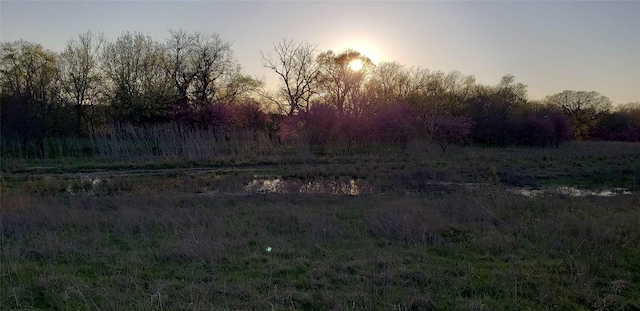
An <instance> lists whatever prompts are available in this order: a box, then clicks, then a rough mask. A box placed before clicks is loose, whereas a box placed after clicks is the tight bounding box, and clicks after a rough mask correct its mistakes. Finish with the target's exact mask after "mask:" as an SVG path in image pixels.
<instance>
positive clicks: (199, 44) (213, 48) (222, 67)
mask: <svg viewBox="0 0 640 311" xmlns="http://www.w3.org/2000/svg"><path fill="white" fill-rule="evenodd" d="M194 44H195V64H196V74H195V80H194V85H193V94H194V98H195V99H196V100H197V101H199V102H214V101H217V100H219V99H220V90H221V87H222V86H221V83H225V81H223V80H224V79H225V78H228V77H229V75H228V74H229V73H230V71H231V70H234V69H235V65H234V62H233V57H232V52H231V45H230V44H229V43H228V42H225V41H223V40H222V39H221V38H220V36H219V35H218V34H212V35H203V34H202V33H196V34H195V36H194Z"/></svg>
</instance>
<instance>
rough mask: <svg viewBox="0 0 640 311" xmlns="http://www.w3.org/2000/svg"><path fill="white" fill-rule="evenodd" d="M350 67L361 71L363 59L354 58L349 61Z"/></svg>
mask: <svg viewBox="0 0 640 311" xmlns="http://www.w3.org/2000/svg"><path fill="white" fill-rule="evenodd" d="M349 68H350V69H351V70H353V71H360V69H362V60H361V59H354V60H352V61H350V62H349Z"/></svg>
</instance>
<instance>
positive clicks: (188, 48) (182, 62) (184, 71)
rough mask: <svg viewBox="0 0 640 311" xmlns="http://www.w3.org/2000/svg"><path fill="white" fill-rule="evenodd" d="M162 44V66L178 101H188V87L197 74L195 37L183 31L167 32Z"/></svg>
mask: <svg viewBox="0 0 640 311" xmlns="http://www.w3.org/2000/svg"><path fill="white" fill-rule="evenodd" d="M169 34H170V37H169V39H167V40H166V42H165V44H164V54H165V57H164V59H163V60H164V61H163V66H164V69H165V71H166V74H167V75H168V76H169V77H170V78H171V81H172V82H173V84H174V87H175V92H176V96H177V97H178V98H177V100H178V101H183V100H187V99H188V91H189V86H190V85H191V83H192V81H193V80H194V79H195V78H196V75H197V74H198V68H197V66H196V65H197V64H196V55H195V53H196V44H195V39H196V35H189V34H187V33H186V32H184V31H183V30H169Z"/></svg>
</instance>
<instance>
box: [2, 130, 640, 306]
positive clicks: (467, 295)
mask: <svg viewBox="0 0 640 311" xmlns="http://www.w3.org/2000/svg"><path fill="white" fill-rule="evenodd" d="M431 147H432V146H426V147H425V146H417V147H410V148H409V149H408V150H385V151H381V152H375V153H372V152H362V153H357V154H338V153H331V152H329V153H325V154H324V155H313V154H311V155H309V154H302V153H293V154H292V153H286V154H279V153H270V154H269V155H267V156H264V157H257V158H243V157H241V156H237V157H231V158H229V157H227V158H218V157H211V158H203V159H199V160H197V161H193V160H186V159H180V158H153V157H140V158H129V159H126V160H125V159H111V160H109V159H100V158H98V159H93V160H92V159H91V158H88V159H86V158H60V159H44V160H25V159H9V160H7V159H4V160H3V163H2V180H1V182H2V184H1V185H0V187H1V188H0V189H1V190H2V192H1V197H0V203H1V208H0V220H1V227H0V230H1V240H0V247H1V252H0V293H1V294H0V310H32V309H45V310H640V242H638V241H640V230H639V229H638V228H640V192H639V191H640V144H637V143H636V144H633V143H601V142H583V143H568V144H566V145H564V146H561V147H560V148H559V149H555V148H547V149H531V148H500V149H498V148H480V147H452V148H451V149H450V150H448V151H447V153H446V154H445V155H441V154H440V153H439V152H437V151H438V150H437V149H436V148H437V147H436V148H431ZM558 186H565V187H576V188H580V189H589V190H597V191H600V190H605V189H613V188H624V191H626V192H624V193H625V194H618V195H611V196H589V195H587V196H573V195H571V194H563V193H554V192H552V191H550V190H551V189H555V187H558ZM304 189H306V190H305V191H302V190H304ZM510 189H533V190H540V191H541V192H540V194H539V195H537V196H532V197H527V196H523V195H519V194H517V193H516V192H513V191H509V190H510ZM307 190H308V191H307ZM547 190H549V191H547ZM619 190H620V192H622V191H623V190H621V189H619ZM544 191H547V192H544Z"/></svg>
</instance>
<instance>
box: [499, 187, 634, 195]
mask: <svg viewBox="0 0 640 311" xmlns="http://www.w3.org/2000/svg"><path fill="white" fill-rule="evenodd" d="M507 191H508V192H510V193H515V194H519V195H522V196H526V197H529V198H533V197H540V196H544V195H548V194H555V195H564V196H570V197H588V196H595V197H613V196H617V195H630V194H632V193H631V191H629V190H628V189H625V188H611V189H601V190H588V189H580V188H576V187H567V186H560V187H549V188H546V189H527V188H507Z"/></svg>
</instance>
